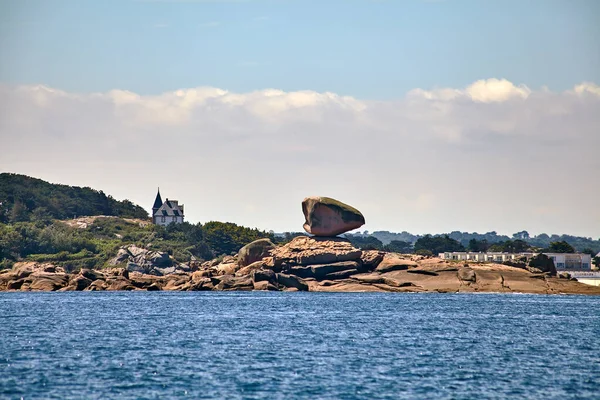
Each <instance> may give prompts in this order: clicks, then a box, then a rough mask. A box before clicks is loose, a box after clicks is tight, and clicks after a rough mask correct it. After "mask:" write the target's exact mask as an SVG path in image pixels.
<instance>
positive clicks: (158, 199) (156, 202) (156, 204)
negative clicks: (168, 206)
mask: <svg viewBox="0 0 600 400" xmlns="http://www.w3.org/2000/svg"><path fill="white" fill-rule="evenodd" d="M162 204H163V201H162V199H161V197H160V188H158V191H157V192H156V199H155V200H154V205H153V206H152V209H153V210H157V209H159V208H160V206H162Z"/></svg>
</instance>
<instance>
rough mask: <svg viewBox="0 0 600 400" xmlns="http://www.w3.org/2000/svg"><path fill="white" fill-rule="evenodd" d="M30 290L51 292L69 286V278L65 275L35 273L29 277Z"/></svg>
mask: <svg viewBox="0 0 600 400" xmlns="http://www.w3.org/2000/svg"><path fill="white" fill-rule="evenodd" d="M28 280H30V281H31V283H30V284H29V290H35V291H38V290H39V291H45V292H51V291H55V290H58V289H60V288H62V287H64V286H66V285H67V283H68V282H69V276H68V275H66V274H63V273H58V274H57V273H52V272H34V273H33V274H31V275H30V276H29V277H28Z"/></svg>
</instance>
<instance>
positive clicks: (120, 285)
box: [90, 276, 135, 290]
mask: <svg viewBox="0 0 600 400" xmlns="http://www.w3.org/2000/svg"><path fill="white" fill-rule="evenodd" d="M95 282H97V281H95ZM92 283H94V282H92ZM90 286H91V285H90ZM106 290H135V286H133V285H132V284H131V282H129V280H128V279H125V278H124V277H122V276H115V277H110V278H108V279H107V280H106Z"/></svg>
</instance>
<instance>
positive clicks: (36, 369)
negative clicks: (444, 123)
mask: <svg viewBox="0 0 600 400" xmlns="http://www.w3.org/2000/svg"><path fill="white" fill-rule="evenodd" d="M186 397H187V398H191V399H200V398H224V399H300V398H319V399H402V398H406V399H414V398H421V399H483V398H488V399H504V398H532V399H534V398H537V399H586V398H587V399H599V398H600V297H597V296H596V297H584V296H542V295H507V294H409V293H407V294H398V293H394V294H391V293H390V294H368V293H343V294H335V293H268V292H221V293H214V292H208V293H207V292H202V293H199V292H196V293H181V292H169V293H167V292H163V293H157V292H150V293H148V292H110V293H109V292H66V293H0V398H7V399H11V398H15V399H19V398H24V399H33V398H57V399H70V398H73V399H81V398H85V399H88V398H89V399H107V398H119V399H138V398H148V399H153V398H156V399H158V398H160V399H163V398H186Z"/></svg>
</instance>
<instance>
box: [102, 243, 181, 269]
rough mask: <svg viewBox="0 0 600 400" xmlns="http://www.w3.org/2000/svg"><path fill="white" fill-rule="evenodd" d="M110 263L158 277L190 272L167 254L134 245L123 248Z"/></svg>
mask: <svg viewBox="0 0 600 400" xmlns="http://www.w3.org/2000/svg"><path fill="white" fill-rule="evenodd" d="M108 263H109V264H110V265H113V266H123V267H124V268H125V269H127V271H129V272H139V273H142V274H150V275H156V276H163V275H168V274H172V273H175V272H189V268H188V267H187V266H185V265H181V264H177V263H175V262H173V260H172V259H171V257H170V256H169V255H168V254H167V253H165V252H162V251H152V250H148V249H144V248H141V247H137V246H136V245H134V244H130V245H128V246H123V247H121V248H120V249H119V251H118V252H117V255H116V256H115V257H114V258H112V259H111V260H109V262H108Z"/></svg>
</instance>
